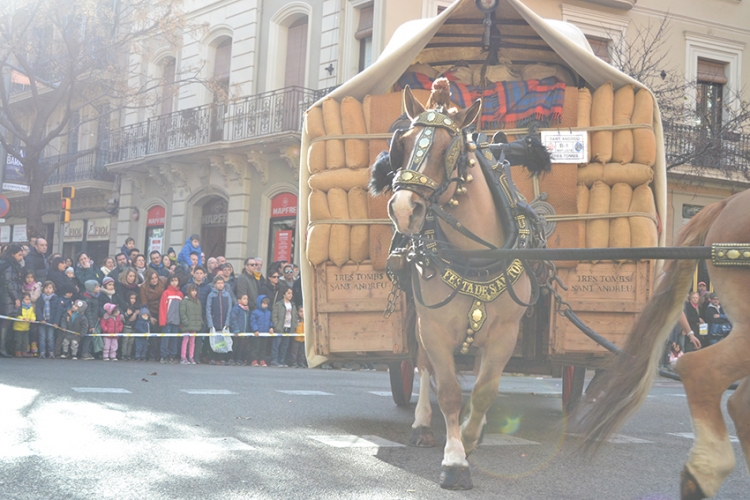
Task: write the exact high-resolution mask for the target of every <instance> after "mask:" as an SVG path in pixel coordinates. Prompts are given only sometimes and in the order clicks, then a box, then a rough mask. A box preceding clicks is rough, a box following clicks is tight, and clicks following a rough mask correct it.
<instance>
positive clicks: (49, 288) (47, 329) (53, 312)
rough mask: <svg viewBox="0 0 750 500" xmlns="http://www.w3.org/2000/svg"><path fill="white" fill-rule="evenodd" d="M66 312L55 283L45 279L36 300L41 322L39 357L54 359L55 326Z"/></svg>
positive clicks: (37, 314)
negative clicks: (56, 291) (57, 293)
mask: <svg viewBox="0 0 750 500" xmlns="http://www.w3.org/2000/svg"><path fill="white" fill-rule="evenodd" d="M63 312H64V304H63V302H62V300H61V299H60V298H59V297H58V296H57V295H56V294H55V284H54V283H52V282H51V281H45V282H44V286H43V287H42V294H41V296H40V297H39V300H37V301H36V317H37V320H38V321H39V322H40V323H41V324H40V325H39V327H38V330H39V357H40V358H42V359H44V358H47V357H49V358H50V359H54V358H55V355H54V350H55V328H57V326H58V325H59V324H60V319H61V318H62V315H63Z"/></svg>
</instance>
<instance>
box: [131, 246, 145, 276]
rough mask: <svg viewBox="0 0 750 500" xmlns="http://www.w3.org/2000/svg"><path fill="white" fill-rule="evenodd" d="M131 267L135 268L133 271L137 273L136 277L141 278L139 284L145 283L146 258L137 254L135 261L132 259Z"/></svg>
mask: <svg viewBox="0 0 750 500" xmlns="http://www.w3.org/2000/svg"><path fill="white" fill-rule="evenodd" d="M133 267H134V268H135V271H136V272H137V273H138V276H140V278H141V283H143V282H145V281H146V256H145V255H143V254H140V253H139V254H138V255H136V256H135V259H133Z"/></svg>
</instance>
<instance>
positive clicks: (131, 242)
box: [120, 236, 135, 255]
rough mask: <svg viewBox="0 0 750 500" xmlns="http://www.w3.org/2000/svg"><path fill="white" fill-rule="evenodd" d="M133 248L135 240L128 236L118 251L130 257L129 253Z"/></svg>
mask: <svg viewBox="0 0 750 500" xmlns="http://www.w3.org/2000/svg"><path fill="white" fill-rule="evenodd" d="M134 248H135V239H133V238H131V237H130V236H128V238H127V239H126V240H125V244H124V245H123V246H122V247H121V248H120V251H121V252H122V253H124V254H125V255H130V251H131V250H133V249H134Z"/></svg>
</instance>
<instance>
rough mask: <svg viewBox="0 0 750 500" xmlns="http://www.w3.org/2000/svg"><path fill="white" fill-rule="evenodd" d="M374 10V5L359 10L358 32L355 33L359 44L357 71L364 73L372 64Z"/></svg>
mask: <svg viewBox="0 0 750 500" xmlns="http://www.w3.org/2000/svg"><path fill="white" fill-rule="evenodd" d="M373 9H374V7H373V6H372V5H370V6H369V7H362V8H361V9H359V24H358V25H357V31H356V32H355V33H354V38H355V39H356V40H357V43H359V63H358V65H357V71H362V70H363V69H365V68H367V67H368V66H370V65H371V64H372V21H373Z"/></svg>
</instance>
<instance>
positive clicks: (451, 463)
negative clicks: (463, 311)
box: [428, 341, 473, 490]
mask: <svg viewBox="0 0 750 500" xmlns="http://www.w3.org/2000/svg"><path fill="white" fill-rule="evenodd" d="M452 347H453V346H452V345H451V344H450V343H446V342H444V341H443V343H442V345H438V343H437V342H435V343H433V345H431V346H430V349H429V350H428V355H429V358H430V363H432V366H433V367H434V369H435V380H436V382H437V395H438V404H439V405H440V411H441V412H442V413H443V417H444V418H445V427H446V440H445V450H444V453H443V471H442V473H441V474H440V487H441V488H446V489H450V490H468V489H471V488H472V487H473V484H472V482H471V474H470V472H469V462H468V461H467V460H466V450H464V445H463V442H462V441H461V430H460V428H459V422H458V417H459V414H460V413H461V402H462V395H461V384H459V383H458V378H457V377H456V367H455V363H454V361H453V349H452Z"/></svg>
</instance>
